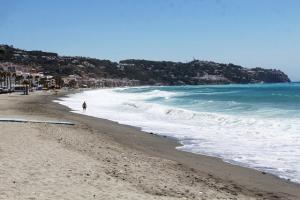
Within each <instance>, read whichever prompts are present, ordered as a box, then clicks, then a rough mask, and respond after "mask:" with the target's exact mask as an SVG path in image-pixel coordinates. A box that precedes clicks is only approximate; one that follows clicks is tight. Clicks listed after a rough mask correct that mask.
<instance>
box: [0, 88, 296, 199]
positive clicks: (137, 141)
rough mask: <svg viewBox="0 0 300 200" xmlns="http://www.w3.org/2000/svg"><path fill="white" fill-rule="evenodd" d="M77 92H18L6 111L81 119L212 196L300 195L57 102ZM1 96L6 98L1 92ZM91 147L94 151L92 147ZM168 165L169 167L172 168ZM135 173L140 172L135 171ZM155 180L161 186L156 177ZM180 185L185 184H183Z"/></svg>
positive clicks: (288, 185)
mask: <svg viewBox="0 0 300 200" xmlns="http://www.w3.org/2000/svg"><path fill="white" fill-rule="evenodd" d="M74 92H76V91H71V92H60V93H59V94H58V95H53V94H31V95H29V97H25V98H23V96H18V95H16V94H14V95H11V98H14V99H19V100H20V101H21V102H23V104H22V106H20V105H19V106H16V105H12V106H11V107H10V108H8V109H7V110H5V111H6V112H7V113H9V112H11V109H14V110H15V112H14V113H13V114H14V115H15V116H20V115H23V116H25V117H28V118H32V117H37V116H38V117H40V118H45V119H48V118H51V119H53V118H54V119H63V120H68V121H72V122H76V123H77V124H80V127H79V128H82V127H81V126H83V127H84V129H87V130H89V131H91V132H93V133H94V135H97V136H98V134H99V137H100V136H101V137H102V136H103V137H105V138H106V137H108V138H109V139H111V140H112V141H113V142H116V143H117V144H118V145H120V146H121V147H122V148H124V149H126V151H127V149H128V150H129V151H131V152H134V154H137V155H139V154H141V155H143V156H145V157H146V158H151V159H154V160H157V162H159V163H160V162H162V163H164V162H165V161H166V162H167V161H168V162H169V161H170V162H171V166H172V167H171V168H170V169H172V170H175V171H174V174H169V175H168V176H165V178H167V179H174V180H175V179H176V176H175V177H174V175H175V173H179V174H181V173H183V172H184V176H185V177H184V176H182V177H181V176H180V177H181V179H182V180H181V181H182V182H186V184H185V185H187V186H190V187H195V188H197V187H196V186H194V185H195V184H196V185H197V184H200V185H201V187H202V188H206V187H207V188H208V189H207V190H212V191H210V192H209V193H207V194H206V195H209V194H212V193H213V192H216V193H217V194H220V195H221V196H220V199H222V198H223V199H228V198H229V197H230V196H231V197H236V198H237V199H299V198H300V187H299V184H296V183H292V182H289V181H287V180H284V179H281V178H279V177H277V176H275V175H271V174H266V173H264V172H260V171H257V170H254V169H250V168H246V167H241V166H238V165H234V164H230V163H227V162H224V161H223V160H221V159H220V158H215V157H210V156H205V155H199V154H193V153H189V152H185V151H180V150H177V149H176V147H178V146H179V145H180V143H178V141H177V140H176V139H173V138H168V137H163V136H159V135H155V134H151V133H147V132H143V131H141V130H140V128H138V127H133V126H128V125H123V124H119V123H117V122H113V121H109V120H106V119H100V118H95V117H90V116H86V115H81V114H76V113H73V112H70V109H69V108H67V107H65V106H63V105H60V104H59V103H56V102H53V101H54V100H57V99H58V98H61V97H63V96H65V95H68V94H71V93H74ZM7 96H8V95H7ZM0 99H1V100H2V97H1V96H0ZM12 104H13V103H12ZM14 106H16V107H14ZM1 114H2V113H1ZM4 114H5V112H4ZM76 126H77V125H76ZM77 128H78V127H77ZM72 148H76V146H72ZM83 150H84V149H83ZM85 150H86V149H85ZM86 151H87V150H86ZM89 151H94V150H93V149H89ZM121 152H122V151H121ZM91 155H92V154H91ZM91 155H90V156H91ZM91 157H93V156H91ZM152 164H153V163H152ZM166 165H167V164H166ZM167 166H168V165H167ZM166 168H167V169H168V167H166ZM163 169H164V168H161V166H159V167H158V169H157V170H163ZM152 170H153V172H156V173H158V172H157V171H156V170H155V168H154V169H152ZM172 170H170V171H172ZM132 173H135V172H134V171H133V172H132ZM164 173H167V172H164ZM181 175H182V174H181ZM128 176H129V177H131V176H132V175H130V174H129V175H128ZM178 176H179V175H178ZM174 180H173V181H174ZM176 181H177V179H176ZM153 184H154V185H155V184H156V183H155V181H154V182H153ZM178 184H179V183H178ZM144 187H145V186H144V185H143V183H141V184H140V185H139V184H137V188H143V191H148V190H150V189H149V188H147V190H145V188H144ZM178 187H182V186H179V185H178ZM150 188H151V187H150ZM158 188H159V189H157V190H159V191H160V192H158V193H157V191H156V193H157V194H156V196H158V197H161V196H164V197H168V196H172V195H173V193H172V192H170V190H168V192H167V191H165V190H167V189H165V190H163V189H161V188H160V187H158ZM190 190H191V189H189V192H183V193H184V195H182V196H186V197H187V198H188V199H189V196H188V195H191V194H190V193H192V192H191V191H190ZM148 193H149V194H153V195H155V192H154V193H153V191H148ZM161 193H162V194H161ZM171 193H172V195H171ZM222 195H223V196H222ZM226 195H228V196H226ZM173 196H174V195H173ZM175 196H176V195H175ZM192 197H193V198H192V199H202V198H203V195H202V194H201V195H200V196H197V195H196V194H194V193H193V195H192ZM215 197H217V196H215ZM231 197H230V198H231ZM206 198H208V199H209V198H210V196H207V197H206ZM204 199H205V198H204Z"/></svg>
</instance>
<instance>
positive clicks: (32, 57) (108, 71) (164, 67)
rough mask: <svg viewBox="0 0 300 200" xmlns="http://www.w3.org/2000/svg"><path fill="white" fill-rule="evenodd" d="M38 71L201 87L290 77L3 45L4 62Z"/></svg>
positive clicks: (264, 71) (204, 64) (217, 65)
mask: <svg viewBox="0 0 300 200" xmlns="http://www.w3.org/2000/svg"><path fill="white" fill-rule="evenodd" d="M4 62H9V63H12V64H16V65H22V66H24V67H25V68H26V67H28V68H35V69H37V70H38V71H42V72H43V73H45V74H46V75H53V76H61V77H64V76H68V75H74V74H75V75H79V76H81V77H88V78H96V79H101V78H111V79H124V78H126V79H130V80H138V81H140V84H141V85H200V84H229V83H243V84H247V83H282V82H290V79H289V77H288V76H287V75H286V74H285V73H284V72H282V71H280V70H277V69H263V68H258V67H256V68H245V67H242V66H240V65H235V64H232V63H229V64H223V63H217V62H213V61H201V60H193V61H190V62H185V63H184V62H172V61H151V60H144V59H126V60H121V61H119V62H112V61H110V60H104V59H97V58H90V57H81V56H60V55H59V54H57V53H53V52H44V51H39V50H34V51H26V50H22V49H18V48H15V47H13V46H8V45H0V63H4Z"/></svg>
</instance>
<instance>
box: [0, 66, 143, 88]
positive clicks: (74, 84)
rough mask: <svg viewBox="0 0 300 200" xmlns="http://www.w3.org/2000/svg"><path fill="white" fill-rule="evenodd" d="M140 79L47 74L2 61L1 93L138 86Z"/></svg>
mask: <svg viewBox="0 0 300 200" xmlns="http://www.w3.org/2000/svg"><path fill="white" fill-rule="evenodd" d="M138 84H139V81H136V80H128V79H110V78H101V79H96V78H91V77H88V76H83V77H82V76H79V75H76V74H72V75H67V76H53V75H46V74H44V73H43V72H42V71H39V70H37V69H35V68H28V66H22V65H18V64H14V63H11V62H3V63H0V93H11V92H24V93H25V94H28V92H29V91H37V90H50V89H61V88H72V89H77V88H104V87H121V86H136V85H138Z"/></svg>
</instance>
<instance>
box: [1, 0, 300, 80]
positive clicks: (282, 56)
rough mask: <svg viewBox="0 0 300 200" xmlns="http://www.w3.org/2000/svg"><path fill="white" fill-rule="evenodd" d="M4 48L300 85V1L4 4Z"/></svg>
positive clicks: (19, 0) (5, 0)
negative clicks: (195, 66) (231, 69)
mask: <svg viewBox="0 0 300 200" xmlns="http://www.w3.org/2000/svg"><path fill="white" fill-rule="evenodd" d="M0 9H1V10H0V43H6V44H12V45H14V46H15V47H18V48H22V49H28V50H46V51H53V52H58V53H59V54H62V55H79V56H89V57H96V58H101V59H103V58H105V59H110V60H114V61H118V60H121V59H126V58H144V59H152V60H173V61H190V60H192V59H193V58H196V59H200V60H212V61H216V62H223V63H229V62H232V63H235V64H240V65H243V66H245V67H265V68H279V69H281V70H283V71H285V72H287V73H288V74H289V76H290V77H291V78H292V79H293V80H300V1H299V0H48V1H47V0H0Z"/></svg>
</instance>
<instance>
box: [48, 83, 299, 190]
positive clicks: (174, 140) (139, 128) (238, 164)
mask: <svg viewBox="0 0 300 200" xmlns="http://www.w3.org/2000/svg"><path fill="white" fill-rule="evenodd" d="M278 84H281V83H278ZM149 87H150V86H149ZM119 88H122V87H117V88H116V89H119ZM130 88H135V87H130ZM99 89H100V88H98V89H92V90H99ZM104 89H111V88H104ZM81 92H84V90H82V91H80V92H75V93H72V94H76V93H81ZM68 95H70V94H67V95H64V96H61V97H59V98H65V97H67V96H68ZM61 101H62V100H60V99H56V100H55V101H54V102H55V103H58V104H60V105H62V106H64V107H66V108H67V109H69V110H70V109H71V108H69V107H68V106H67V105H64V104H63V103H61ZM72 113H75V114H80V115H84V116H89V117H95V118H98V119H102V120H108V121H111V122H115V123H117V124H119V125H121V126H129V127H132V128H133V129H138V130H139V131H140V132H142V133H144V134H150V135H154V136H157V137H159V138H165V139H169V140H170V142H171V143H175V144H176V145H175V147H174V149H176V150H177V151H183V152H187V153H192V154H196V155H201V156H206V157H210V158H215V159H220V160H222V161H223V162H225V163H228V164H230V165H234V166H239V167H243V168H247V169H250V170H255V171H258V172H261V173H262V174H269V175H271V176H274V177H275V178H279V179H281V180H283V181H285V182H287V183H292V184H295V185H299V186H300V182H295V181H292V180H290V179H289V178H285V177H281V176H279V175H277V174H275V173H270V172H268V171H264V170H263V169H259V168H258V169H257V168H255V167H251V166H250V165H247V164H244V163H242V162H237V161H234V160H226V159H225V158H222V157H221V156H214V155H209V154H202V153H193V152H191V151H186V150H182V149H179V148H180V147H182V146H184V145H183V144H182V143H181V141H180V139H178V138H176V137H172V136H167V135H163V134H159V133H155V132H152V131H147V130H143V128H142V127H139V126H135V125H130V124H125V123H124V124H123V123H120V122H118V121H117V120H112V119H109V118H108V119H107V118H101V117H96V116H92V115H88V114H85V113H78V111H75V112H72ZM266 168H268V166H266Z"/></svg>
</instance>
